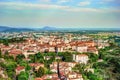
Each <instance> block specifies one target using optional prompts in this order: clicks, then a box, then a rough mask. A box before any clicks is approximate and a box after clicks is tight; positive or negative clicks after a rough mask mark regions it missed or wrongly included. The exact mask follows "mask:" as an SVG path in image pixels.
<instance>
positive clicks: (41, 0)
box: [38, 0, 51, 2]
mask: <svg viewBox="0 0 120 80" xmlns="http://www.w3.org/2000/svg"><path fill="white" fill-rule="evenodd" d="M38 1H40V2H51V0H38Z"/></svg>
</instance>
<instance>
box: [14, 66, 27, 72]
mask: <svg viewBox="0 0 120 80" xmlns="http://www.w3.org/2000/svg"><path fill="white" fill-rule="evenodd" d="M23 69H25V67H24V66H18V67H17V68H16V70H17V71H20V70H23Z"/></svg>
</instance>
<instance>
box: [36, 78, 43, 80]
mask: <svg viewBox="0 0 120 80" xmlns="http://www.w3.org/2000/svg"><path fill="white" fill-rule="evenodd" d="M35 80H43V79H42V78H35Z"/></svg>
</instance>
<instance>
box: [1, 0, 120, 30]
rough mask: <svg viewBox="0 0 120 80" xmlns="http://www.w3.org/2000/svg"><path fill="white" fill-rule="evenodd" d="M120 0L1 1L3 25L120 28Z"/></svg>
mask: <svg viewBox="0 0 120 80" xmlns="http://www.w3.org/2000/svg"><path fill="white" fill-rule="evenodd" d="M119 22H120V0H0V25H1V26H12V27H29V28H30V27H31V28H32V27H34V28H41V27H44V26H52V27H61V28H65V27H66V28H68V27H69V28H73V27H75V28H119V27H120V24H119Z"/></svg>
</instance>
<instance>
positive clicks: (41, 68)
mask: <svg viewBox="0 0 120 80" xmlns="http://www.w3.org/2000/svg"><path fill="white" fill-rule="evenodd" d="M44 74H45V68H43V67H40V68H39V69H38V71H37V72H36V76H37V77H42V76H43V75H44Z"/></svg>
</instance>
